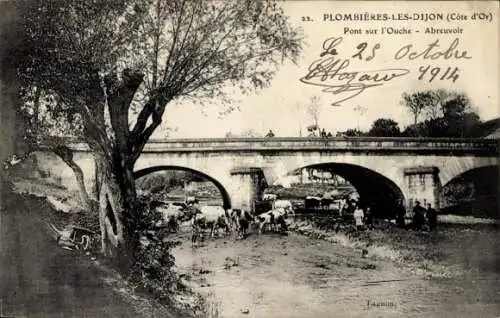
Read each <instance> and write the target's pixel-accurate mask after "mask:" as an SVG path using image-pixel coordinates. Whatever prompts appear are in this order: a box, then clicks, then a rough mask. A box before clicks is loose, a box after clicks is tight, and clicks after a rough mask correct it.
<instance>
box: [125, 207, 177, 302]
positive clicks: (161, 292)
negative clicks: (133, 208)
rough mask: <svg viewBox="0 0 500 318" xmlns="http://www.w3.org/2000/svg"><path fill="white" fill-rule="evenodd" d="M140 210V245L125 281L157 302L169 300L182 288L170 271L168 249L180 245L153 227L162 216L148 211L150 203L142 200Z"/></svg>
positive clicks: (170, 257)
mask: <svg viewBox="0 0 500 318" xmlns="http://www.w3.org/2000/svg"><path fill="white" fill-rule="evenodd" d="M139 211H140V213H139V214H140V215H139V224H138V227H137V230H138V233H139V237H140V243H139V245H138V247H137V249H136V251H135V255H134V259H135V263H134V265H133V266H132V268H131V269H130V273H129V277H128V280H129V281H130V282H131V283H132V284H134V285H135V286H137V287H138V288H139V289H141V290H143V291H145V292H147V293H150V294H152V295H153V296H154V297H155V298H157V299H159V300H169V297H168V296H169V295H170V294H171V293H172V292H174V291H176V290H177V289H178V288H179V287H182V286H181V285H180V279H179V277H178V276H177V274H176V273H175V272H174V271H173V270H172V267H173V266H174V265H175V258H174V256H173V255H172V254H171V249H172V248H173V247H175V246H176V245H178V244H179V243H178V242H174V241H171V240H169V239H168V233H167V232H166V231H163V230H161V229H157V228H155V227H154V224H155V223H156V222H157V221H159V220H160V218H161V215H160V214H159V213H155V212H154V211H152V210H151V209H150V205H149V202H146V201H145V200H142V201H141V203H140V208H139Z"/></svg>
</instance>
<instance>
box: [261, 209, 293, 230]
mask: <svg viewBox="0 0 500 318" xmlns="http://www.w3.org/2000/svg"><path fill="white" fill-rule="evenodd" d="M285 215H286V211H285V209H283V208H278V209H273V210H270V211H268V212H266V213H263V214H261V215H259V216H257V220H258V221H259V234H262V231H263V230H264V227H265V226H266V224H268V225H269V227H270V228H271V229H275V230H276V226H277V225H278V224H279V225H281V229H282V230H285V231H287V230H288V227H287V225H286V222H285Z"/></svg>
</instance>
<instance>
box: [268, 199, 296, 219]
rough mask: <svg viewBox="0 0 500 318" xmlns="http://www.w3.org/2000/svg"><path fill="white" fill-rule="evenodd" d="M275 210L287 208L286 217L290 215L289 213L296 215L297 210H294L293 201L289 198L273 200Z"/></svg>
mask: <svg viewBox="0 0 500 318" xmlns="http://www.w3.org/2000/svg"><path fill="white" fill-rule="evenodd" d="M272 209H273V210H276V209H283V210H285V218H286V217H287V216H288V213H290V214H291V215H295V211H294V210H293V205H292V202H290V201H289V200H276V201H274V202H273V207H272Z"/></svg>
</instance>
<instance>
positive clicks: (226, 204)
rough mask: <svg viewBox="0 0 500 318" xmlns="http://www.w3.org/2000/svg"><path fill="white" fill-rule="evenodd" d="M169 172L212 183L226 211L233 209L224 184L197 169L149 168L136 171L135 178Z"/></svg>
mask: <svg viewBox="0 0 500 318" xmlns="http://www.w3.org/2000/svg"><path fill="white" fill-rule="evenodd" d="M168 170H170V171H179V170H180V171H187V172H191V173H193V174H195V175H198V176H200V177H202V178H204V179H206V180H208V181H210V182H212V183H213V184H214V185H215V186H216V187H217V189H218V190H219V191H220V193H221V196H222V201H223V207H224V209H229V208H231V198H230V196H229V193H228V192H227V190H226V188H225V187H224V186H223V185H222V183H220V182H219V181H218V180H217V179H215V178H213V177H212V176H210V175H208V174H206V173H204V172H201V171H199V170H196V169H192V168H187V167H183V166H174V165H163V166H154V167H148V168H143V169H140V170H137V171H134V178H135V179H138V178H141V177H144V176H146V175H148V174H151V173H154V172H158V171H168Z"/></svg>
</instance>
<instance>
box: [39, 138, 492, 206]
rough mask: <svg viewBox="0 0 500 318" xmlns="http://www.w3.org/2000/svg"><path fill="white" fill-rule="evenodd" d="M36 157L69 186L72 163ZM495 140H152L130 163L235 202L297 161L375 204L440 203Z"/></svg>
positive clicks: (79, 156)
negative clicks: (208, 186)
mask: <svg viewBox="0 0 500 318" xmlns="http://www.w3.org/2000/svg"><path fill="white" fill-rule="evenodd" d="M69 146H70V147H71V148H72V149H73V150H74V151H75V159H76V161H77V162H78V163H79V164H80V165H81V166H82V169H83V170H84V172H85V175H86V182H87V184H88V185H89V186H92V185H94V184H95V177H96V176H95V164H94V161H93V157H92V154H91V153H90V152H89V151H88V147H87V146H86V144H82V143H71V144H69ZM37 160H38V164H39V166H40V167H41V168H42V169H46V170H48V172H49V173H50V174H55V175H59V176H60V177H61V179H63V183H66V185H67V186H69V187H74V178H73V179H72V172H71V170H70V169H69V168H68V167H66V166H65V165H64V163H63V162H62V161H61V160H60V159H58V158H57V157H56V156H55V155H53V154H50V153H43V154H42V153H39V154H38V155H37ZM498 163H499V156H498V142H497V141H496V140H487V139H436V138H427V139H424V138H368V137H359V138H329V139H320V138H248V139H247V138H234V139H179V140H162V141H159V140H153V141H151V142H149V143H148V144H147V145H146V147H145V149H144V152H143V154H142V155H141V157H140V158H139V159H138V161H137V163H136V165H135V173H136V177H138V178H139V177H142V176H145V175H147V174H149V173H152V172H155V171H160V170H166V169H181V170H188V171H193V172H196V173H198V174H200V175H201V176H204V177H206V178H207V179H209V180H211V181H212V182H214V184H215V185H216V186H217V187H218V188H219V190H220V191H221V194H222V196H223V199H224V204H225V205H226V206H228V207H229V206H230V207H233V208H247V209H253V208H254V207H255V201H256V200H258V199H259V198H260V196H261V194H262V192H263V190H264V189H265V187H266V186H267V185H268V184H273V183H274V182H275V181H276V180H277V179H278V178H280V177H283V176H286V175H287V174H290V173H292V172H294V171H297V170H298V169H300V168H305V167H316V168H321V169H327V170H329V171H331V172H332V173H334V174H337V175H339V176H341V177H343V178H344V179H346V180H348V181H349V182H350V183H351V184H352V185H353V186H354V187H355V188H356V189H357V191H358V193H359V194H360V196H361V198H362V199H363V200H366V201H367V202H371V203H372V202H375V203H376V204H378V205H379V208H383V209H391V210H392V209H394V208H396V207H397V208H400V207H402V206H404V207H406V208H407V209H410V208H411V207H412V206H413V202H414V201H415V200H420V201H424V200H425V201H427V202H430V203H433V205H434V206H436V207H440V205H441V202H442V191H441V190H442V187H443V186H444V185H446V184H447V183H448V182H450V181H451V180H453V179H454V178H456V177H458V176H460V175H462V174H464V173H466V172H468V171H471V170H474V169H479V168H484V167H494V166H498Z"/></svg>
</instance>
